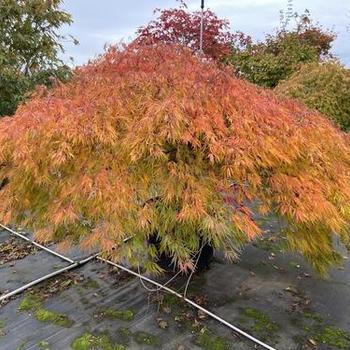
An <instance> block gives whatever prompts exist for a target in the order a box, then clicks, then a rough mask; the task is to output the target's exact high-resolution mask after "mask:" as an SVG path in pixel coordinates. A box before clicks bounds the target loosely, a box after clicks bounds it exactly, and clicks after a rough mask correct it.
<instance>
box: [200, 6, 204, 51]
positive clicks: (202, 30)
mask: <svg viewBox="0 0 350 350" xmlns="http://www.w3.org/2000/svg"><path fill="white" fill-rule="evenodd" d="M203 36H204V0H201V23H200V33H199V52H200V53H201V54H203V40H204V39H203Z"/></svg>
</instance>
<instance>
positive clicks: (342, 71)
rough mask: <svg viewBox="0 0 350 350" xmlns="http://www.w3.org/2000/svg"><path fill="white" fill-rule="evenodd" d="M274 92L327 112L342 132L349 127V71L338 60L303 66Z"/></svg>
mask: <svg viewBox="0 0 350 350" xmlns="http://www.w3.org/2000/svg"><path fill="white" fill-rule="evenodd" d="M276 91H277V92H278V93H280V94H282V95H285V96H288V97H291V98H294V99H297V100H299V101H301V102H303V103H305V104H306V105H307V106H309V107H310V108H314V109H316V110H318V111H319V112H321V113H323V114H324V115H327V116H328V117H329V118H330V119H332V120H334V121H335V122H336V123H337V124H338V125H339V127H340V128H342V129H343V130H344V131H349V130H350V70H349V69H347V68H345V67H343V66H342V65H340V64H339V63H336V62H329V63H322V64H319V63H310V64H306V65H303V66H302V67H301V69H300V70H298V71H297V72H295V73H294V74H293V75H292V76H291V77H290V78H289V79H288V80H286V81H282V82H281V83H280V84H279V85H278V86H277V88H276Z"/></svg>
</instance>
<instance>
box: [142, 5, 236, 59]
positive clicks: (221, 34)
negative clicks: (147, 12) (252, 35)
mask: <svg viewBox="0 0 350 350" xmlns="http://www.w3.org/2000/svg"><path fill="white" fill-rule="evenodd" d="M155 13H158V14H159V16H158V18H157V19H155V20H153V21H151V22H149V23H148V24H147V25H146V26H143V27H140V28H139V29H138V31H137V33H136V34H137V39H136V40H135V44H136V45H150V44H156V43H164V44H181V45H184V46H186V47H189V48H190V49H191V50H192V51H194V52H196V51H199V46H200V44H199V40H200V23H201V12H199V11H195V12H190V11H188V10H187V7H186V5H185V4H184V3H183V2H182V6H180V8H171V9H166V10H156V11H155ZM204 23H205V31H204V37H203V51H204V53H205V54H206V55H208V56H210V57H212V58H214V59H220V58H223V57H225V56H227V55H229V54H230V53H231V44H232V42H233V41H235V40H237V39H238V38H240V37H241V36H240V35H239V34H235V35H234V34H231V33H230V31H229V28H230V25H229V22H228V21H227V20H224V19H220V18H218V17H217V15H216V14H215V13H214V12H212V11H211V10H205V11H204Z"/></svg>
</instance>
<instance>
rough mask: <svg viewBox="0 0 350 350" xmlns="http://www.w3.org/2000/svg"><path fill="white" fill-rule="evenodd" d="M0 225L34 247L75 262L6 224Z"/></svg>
mask: <svg viewBox="0 0 350 350" xmlns="http://www.w3.org/2000/svg"><path fill="white" fill-rule="evenodd" d="M0 227H2V228H3V229H4V230H6V231H9V232H10V233H12V234H14V235H15V236H17V237H20V238H22V239H24V240H25V241H27V242H29V243H31V244H33V245H35V246H36V247H38V248H40V249H42V250H45V251H47V252H48V253H50V254H52V255H55V256H57V257H59V258H60V259H62V260H65V261H68V262H69V263H71V264H73V263H75V261H74V260H72V259H70V258H68V257H67V256H64V255H61V254H60V253H57V252H55V251H54V250H52V249H50V248H47V247H45V246H43V245H42V244H40V243H37V242H35V241H33V240H32V239H30V238H28V237H26V236H24V235H22V234H20V233H18V232H16V231H14V230H12V229H11V228H9V227H7V226H5V225H3V224H0Z"/></svg>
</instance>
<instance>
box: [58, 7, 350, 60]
mask: <svg viewBox="0 0 350 350" xmlns="http://www.w3.org/2000/svg"><path fill="white" fill-rule="evenodd" d="M187 3H188V4H189V6H190V8H197V7H199V4H200V0H189V1H187ZM176 4H177V3H176V1H175V0H98V1H96V0H65V2H64V9H65V10H67V11H68V12H70V13H71V14H72V16H73V20H74V23H73V24H72V25H71V26H70V27H69V28H64V29H63V31H64V32H67V33H69V34H72V35H73V36H74V37H76V38H77V39H78V40H79V42H80V45H78V46H74V45H72V44H69V43H66V44H65V47H66V55H65V59H67V60H68V57H73V59H74V63H75V64H82V63H85V62H87V61H88V60H89V59H90V58H93V57H95V56H96V55H97V54H99V53H101V52H103V47H104V45H105V44H106V43H107V44H110V43H116V42H120V41H121V40H122V41H125V42H128V41H130V40H131V39H132V38H133V36H134V34H135V31H136V29H137V28H138V27H139V26H141V25H143V24H146V23H148V21H150V20H151V19H152V18H154V15H153V10H154V9H155V8H169V7H174V6H176ZM206 6H207V7H209V8H211V9H212V10H214V11H215V12H216V13H217V14H218V15H219V16H220V17H223V18H227V19H228V20H229V21H230V23H231V28H232V30H241V31H243V32H245V33H247V34H250V35H251V36H252V37H253V38H255V39H262V38H263V36H264V34H266V33H269V32H271V31H272V30H273V29H274V28H275V27H276V26H278V24H279V11H280V10H283V9H286V8H287V0H206ZM306 8H307V9H309V10H310V11H311V14H312V17H313V18H314V19H315V20H317V21H318V22H320V23H321V24H323V25H324V26H326V27H328V28H330V29H333V30H334V31H335V32H336V33H337V34H338V39H337V41H336V42H335V45H334V48H333V52H334V54H335V55H336V56H337V57H339V58H340V59H341V61H342V62H343V63H345V64H347V65H348V66H350V0H294V9H295V10H296V11H298V12H303V11H304V10H305V9H306Z"/></svg>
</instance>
